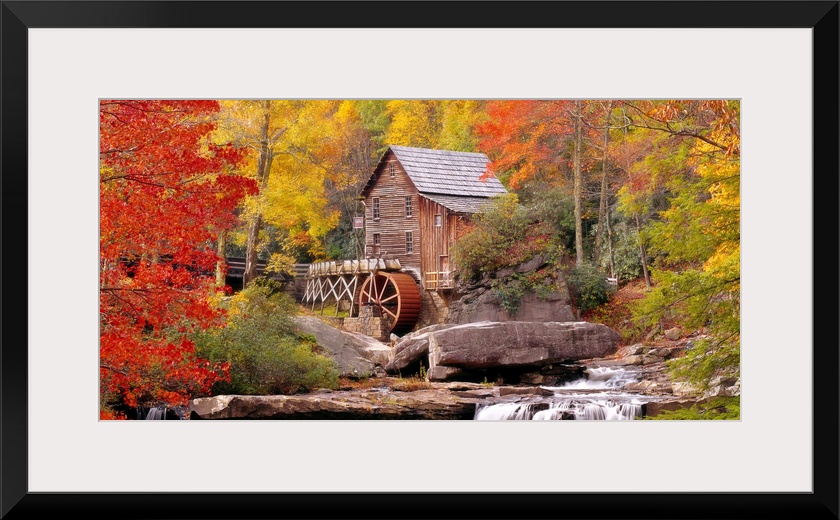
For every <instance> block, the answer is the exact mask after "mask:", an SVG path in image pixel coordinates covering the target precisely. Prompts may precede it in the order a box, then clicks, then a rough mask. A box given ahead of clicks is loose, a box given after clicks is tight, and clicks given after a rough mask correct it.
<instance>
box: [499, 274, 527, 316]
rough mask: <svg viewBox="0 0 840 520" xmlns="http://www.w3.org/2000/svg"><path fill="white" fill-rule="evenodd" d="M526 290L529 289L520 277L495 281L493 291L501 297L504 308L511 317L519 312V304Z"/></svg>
mask: <svg viewBox="0 0 840 520" xmlns="http://www.w3.org/2000/svg"><path fill="white" fill-rule="evenodd" d="M526 289H527V287H526V285H525V283H524V282H523V280H522V279H521V278H520V277H512V278H510V279H508V280H501V281H500V280H494V282H493V286H492V289H491V290H492V291H493V294H495V295H496V296H498V297H499V300H500V301H501V304H502V308H504V309H505V310H506V311H507V312H508V313H509V314H510V315H511V316H514V315H516V313H517V312H518V311H519V304H520V303H521V300H522V295H523V294H525V291H526Z"/></svg>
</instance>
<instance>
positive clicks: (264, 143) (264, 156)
mask: <svg viewBox="0 0 840 520" xmlns="http://www.w3.org/2000/svg"><path fill="white" fill-rule="evenodd" d="M261 104H262V106H263V121H262V125H261V127H260V157H259V160H258V161H257V180H258V182H259V187H260V194H262V193H263V191H265V188H266V186H267V185H268V174H269V172H271V163H272V160H273V157H272V150H271V148H270V146H269V140H268V128H269V124H270V122H271V100H265V101H261ZM262 223H263V218H262V212H261V211H260V210H257V214H256V215H255V216H254V217H253V220H252V221H251V222H250V223H249V224H248V242H247V250H246V252H245V272H244V273H242V288H243V289H244V288H245V287H247V286H248V284H249V283H251V282H252V281H253V280H254V278H256V277H257V252H258V250H257V247H258V245H259V244H258V239H259V236H260V229H262Z"/></svg>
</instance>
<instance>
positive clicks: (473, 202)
mask: <svg viewBox="0 0 840 520" xmlns="http://www.w3.org/2000/svg"><path fill="white" fill-rule="evenodd" d="M420 196H422V197H425V198H427V199H429V200H431V201H432V202H437V203H438V204H440V205H441V206H443V207H444V208H447V209H449V210H450V211H453V212H455V213H466V214H469V215H472V214H473V213H478V212H479V211H481V209H482V208H483V207H484V206H486V205H487V204H489V203H490V198H489V197H461V196H455V195H437V194H435V193H421V194H420Z"/></svg>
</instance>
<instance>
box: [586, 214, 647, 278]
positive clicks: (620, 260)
mask: <svg viewBox="0 0 840 520" xmlns="http://www.w3.org/2000/svg"><path fill="white" fill-rule="evenodd" d="M593 231H597V226H593ZM612 238H613V244H612V246H613V247H612V250H613V261H614V264H615V275H616V277H618V278H619V279H620V280H634V279H636V278H639V277H640V276H641V275H642V261H641V257H640V255H639V235H638V233H636V230H635V229H634V228H633V227H631V226H628V225H627V223H626V222H615V223H613V224H612ZM598 267H600V268H601V270H602V271H604V272H605V273H606V272H609V268H610V251H609V245H608V244H607V241H606V240H604V241H603V242H602V243H601V250H600V251H599V252H598Z"/></svg>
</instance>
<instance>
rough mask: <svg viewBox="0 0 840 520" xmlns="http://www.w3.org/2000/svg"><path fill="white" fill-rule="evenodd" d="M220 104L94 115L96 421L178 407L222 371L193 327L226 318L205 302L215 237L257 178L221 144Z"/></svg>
mask: <svg viewBox="0 0 840 520" xmlns="http://www.w3.org/2000/svg"><path fill="white" fill-rule="evenodd" d="M218 110H219V105H218V102H216V101H176V100H148V101H142V100H130V101H127V100H103V101H100V104H99V120H100V141H99V146H100V148H99V157H100V199H99V202H100V235H99V236H100V253H99V254H100V258H99V260H100V394H101V406H100V409H101V413H100V417H101V418H118V417H119V416H120V414H118V413H115V412H114V409H113V408H112V406H113V405H114V404H115V403H118V404H124V405H127V406H131V407H133V406H137V405H139V404H144V405H151V404H158V403H162V404H167V405H170V406H171V405H179V404H185V403H186V401H187V400H188V399H189V398H190V396H192V395H194V394H195V393H201V392H207V391H208V390H209V389H210V387H211V385H212V384H213V383H214V382H216V381H218V380H220V379H226V378H227V377H228V374H227V371H228V367H226V366H224V365H211V364H210V363H209V362H208V361H206V360H202V359H198V358H197V357H196V355H195V347H194V345H193V343H192V342H191V341H190V339H189V335H190V333H191V332H193V331H196V330H200V329H205V328H208V327H213V326H219V325H221V323H222V321H223V320H222V318H223V316H222V313H221V311H220V310H218V309H217V308H215V307H214V306H213V305H211V303H210V297H211V296H212V295H213V292H214V291H215V290H216V289H215V287H214V277H213V273H214V268H215V265H216V262H217V261H218V260H219V258H218V255H217V253H216V248H215V245H214V242H215V241H216V239H217V238H218V236H219V233H220V232H222V231H224V230H227V229H230V228H231V227H233V226H234V225H235V224H236V217H235V214H234V208H235V207H236V205H237V204H238V203H239V202H240V200H241V199H242V198H243V197H244V196H245V195H246V194H249V193H255V191H256V185H255V183H254V181H252V180H250V179H246V178H244V177H240V176H237V175H232V174H229V171H230V169H231V168H232V167H233V166H235V165H236V164H237V163H238V162H239V161H240V160H241V158H242V157H243V152H242V150H240V149H237V148H235V147H233V146H230V145H217V144H214V143H213V142H211V141H210V139H209V138H208V136H209V134H210V133H211V132H212V131H213V130H214V129H215V123H214V122H213V120H212V117H211V116H212V115H213V114H214V113H215V112H217V111H218Z"/></svg>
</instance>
